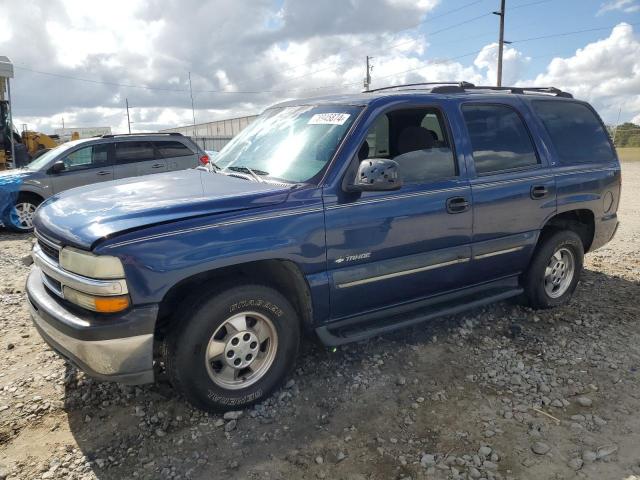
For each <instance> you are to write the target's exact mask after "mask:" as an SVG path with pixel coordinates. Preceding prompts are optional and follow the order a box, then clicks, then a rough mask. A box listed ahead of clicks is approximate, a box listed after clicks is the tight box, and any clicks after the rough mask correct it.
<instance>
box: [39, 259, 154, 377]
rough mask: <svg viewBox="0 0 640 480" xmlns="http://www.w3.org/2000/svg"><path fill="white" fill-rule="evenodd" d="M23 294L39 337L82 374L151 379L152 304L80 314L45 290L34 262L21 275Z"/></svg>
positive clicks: (40, 273) (40, 274) (40, 272)
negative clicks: (107, 312)
mask: <svg viewBox="0 0 640 480" xmlns="http://www.w3.org/2000/svg"><path fill="white" fill-rule="evenodd" d="M27 296H28V298H29V309H30V312H31V318H32V319H33V323H34V324H35V326H36V329H37V330H38V332H39V333H40V335H41V336H42V338H43V339H44V340H45V342H47V343H48V344H49V346H51V348H53V349H54V350H55V351H57V352H58V353H59V354H60V355H62V356H63V357H65V358H67V359H68V360H70V361H71V362H72V363H74V364H76V365H77V366H78V367H79V368H80V369H81V370H83V371H85V372H86V373H87V374H88V375H90V376H92V377H96V378H98V379H101V380H110V381H115V382H120V383H126V384H130V385H138V384H143V383H151V382H153V380H154V376H153V330H154V325H155V321H156V317H157V314H158V307H157V306H156V305H153V306H145V307H139V308H133V309H130V310H129V311H127V312H125V313H123V314H118V315H110V316H108V317H105V316H103V317H98V316H96V315H92V314H87V315H86V316H84V315H83V316H80V315H78V314H76V313H74V312H72V311H70V310H68V309H66V308H65V307H64V306H63V305H62V304H61V303H60V302H59V301H58V300H56V299H55V298H54V297H53V296H52V295H51V294H50V293H49V292H48V291H47V289H46V288H45V286H44V283H43V281H42V271H41V270H40V268H38V267H34V268H33V269H32V270H31V273H30V274H29V278H28V279H27Z"/></svg>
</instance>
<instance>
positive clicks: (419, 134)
mask: <svg viewBox="0 0 640 480" xmlns="http://www.w3.org/2000/svg"><path fill="white" fill-rule="evenodd" d="M366 145H368V147H369V148H368V154H366V155H365V151H366V148H365V146H366ZM359 157H360V160H363V159H364V158H371V157H377V158H391V159H393V160H395V161H396V162H398V165H399V167H400V175H401V176H402V180H403V181H404V183H428V182H434V181H437V180H443V179H446V178H451V177H455V176H456V175H457V169H456V162H455V157H454V154H453V150H452V148H451V143H450V140H449V138H448V135H447V129H446V127H445V123H444V118H443V117H442V114H441V113H440V111H438V110H437V109H435V108H414V109H407V110H395V111H391V112H389V113H386V114H384V115H381V116H380V117H379V118H378V119H377V120H376V122H375V123H374V124H373V126H372V127H371V128H370V129H369V132H368V133H367V141H366V143H365V144H364V145H363V147H362V148H361V149H360V153H359Z"/></svg>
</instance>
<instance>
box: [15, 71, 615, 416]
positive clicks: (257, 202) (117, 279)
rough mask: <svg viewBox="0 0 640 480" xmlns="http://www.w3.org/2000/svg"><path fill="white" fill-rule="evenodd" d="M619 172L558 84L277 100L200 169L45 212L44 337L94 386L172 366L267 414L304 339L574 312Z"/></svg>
mask: <svg viewBox="0 0 640 480" xmlns="http://www.w3.org/2000/svg"><path fill="white" fill-rule="evenodd" d="M620 185H621V176H620V164H619V161H618V159H617V156H616V153H615V150H614V148H613V145H612V143H611V141H610V139H609V136H608V135H607V132H606V130H605V128H604V126H603V124H602V121H601V120H600V118H599V117H598V115H597V114H596V112H595V111H594V110H593V108H592V107H591V106H589V104H587V103H585V102H582V101H578V100H574V99H573V98H572V96H571V95H570V94H568V93H566V92H563V91H560V90H558V89H555V88H522V87H511V88H508V87H507V88H495V87H481V86H474V85H472V84H469V83H465V82H461V83H451V84H435V85H431V84H419V85H408V86H399V87H393V88H386V89H381V90H377V91H371V92H367V93H362V94H352V95H342V96H331V97H323V98H314V99H306V100H299V101H290V102H286V103H282V104H279V105H276V106H274V107H271V108H269V109H267V110H266V111H265V112H264V113H263V114H262V115H261V116H260V117H259V118H258V119H257V120H256V121H254V122H253V123H252V124H251V125H250V126H249V127H248V128H246V129H245V130H244V131H243V132H242V133H240V134H239V135H238V136H237V137H235V138H234V139H233V140H232V141H231V142H230V143H229V144H228V145H227V146H226V147H225V148H224V149H223V150H222V151H221V152H220V153H219V155H218V156H217V157H216V167H215V171H202V170H188V171H182V172H170V173H166V174H159V175H153V176H149V177H142V178H133V179H129V180H123V181H115V182H108V183H104V184H100V185H92V186H88V187H81V188H78V189H74V190H71V191H68V192H64V193H61V194H59V195H56V196H54V197H52V198H50V199H48V200H46V201H45V202H44V203H43V204H42V205H41V206H40V207H39V208H38V210H37V212H36V215H35V219H34V224H35V231H36V236H37V244H36V245H35V247H34V250H33V258H34V263H35V265H34V268H33V270H32V272H31V274H30V276H29V278H28V281H27V293H28V300H29V306H30V309H31V315H32V317H33V321H34V323H35V326H36V327H37V329H38V331H39V332H40V334H41V335H42V337H43V338H44V339H45V341H46V342H47V343H48V344H49V345H51V347H52V348H54V349H55V350H56V351H58V352H59V353H60V354H61V355H62V356H64V357H66V358H68V359H69V360H71V361H72V362H73V363H75V364H76V365H78V366H79V368H81V369H82V370H84V371H85V372H87V373H88V374H89V375H92V376H95V377H98V378H101V379H106V380H114V381H118V382H124V383H130V384H140V383H147V382H152V381H153V380H154V368H156V369H158V368H164V369H165V370H166V372H167V373H168V376H169V378H170V379H171V380H172V382H173V384H174V385H175V387H176V388H177V389H178V390H179V391H181V392H182V393H183V394H184V395H185V397H186V398H187V399H188V400H189V401H190V402H192V403H193V404H194V405H196V406H198V407H200V408H203V409H207V410H211V411H223V410H228V409H237V408H242V407H244V406H247V405H249V404H251V403H253V402H256V401H260V400H261V399H263V398H265V396H267V395H269V394H270V392H272V391H273V390H274V389H275V388H277V387H278V386H279V385H281V384H282V382H283V380H284V379H285V377H286V375H287V374H288V372H289V371H290V370H291V368H292V366H293V364H294V361H295V358H296V354H297V352H298V344H299V342H300V337H301V335H302V333H303V332H305V331H306V332H315V333H316V334H317V336H318V337H319V338H320V340H321V341H322V342H323V343H324V344H326V345H340V344H343V343H346V342H351V341H355V340H362V339H365V338H368V337H371V336H375V335H378V334H381V333H383V332H387V331H390V330H393V329H398V328H401V327H407V326H410V325H416V324H419V323H420V322H424V321H428V320H431V319H433V318H435V317H437V316H440V315H445V314H454V313H457V312H461V311H463V310H465V309H469V308H472V307H477V306H479V305H484V304H487V303H489V302H495V301H499V300H503V299H506V298H508V297H515V296H519V297H521V298H522V299H523V300H524V301H526V302H527V303H528V304H529V305H530V306H531V307H533V308H548V307H554V306H558V305H563V304H566V303H567V302H568V301H569V299H570V297H571V295H572V293H573V291H574V290H575V288H576V285H577V283H578V278H579V274H580V271H581V269H582V264H583V255H584V252H587V251H591V250H594V249H596V248H598V247H600V246H602V245H604V244H605V243H606V242H608V241H609V240H610V239H611V238H612V236H613V235H614V233H615V231H616V228H617V226H618V220H617V216H616V211H617V208H618V201H619V198H620Z"/></svg>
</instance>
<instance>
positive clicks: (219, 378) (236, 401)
mask: <svg viewBox="0 0 640 480" xmlns="http://www.w3.org/2000/svg"><path fill="white" fill-rule="evenodd" d="M243 319H244V322H245V323H244V324H243ZM254 322H255V323H254ZM258 325H259V326H258ZM167 338H168V340H167V342H166V350H165V365H166V369H167V374H168V376H169V378H170V380H171V382H172V383H173V385H174V387H176V388H177V389H178V390H179V391H180V392H182V394H183V395H184V396H185V397H186V398H187V400H188V401H189V402H190V403H191V404H193V405H194V406H196V407H198V408H200V409H203V410H206V411H210V412H223V411H228V410H238V409H242V408H245V407H247V406H249V405H251V404H253V403H256V402H258V401H260V400H262V399H264V398H265V397H267V396H268V395H269V394H270V393H271V392H273V391H274V390H275V389H276V388H278V387H279V386H280V385H281V384H282V383H283V381H284V379H285V377H286V376H287V374H288V373H289V372H290V370H291V368H292V367H293V365H294V363H295V359H296V355H297V353H298V347H299V344H300V324H299V320H298V316H297V314H296V312H295V310H294V309H293V307H292V306H291V304H290V303H289V302H288V301H287V300H286V299H285V298H284V297H283V296H282V295H281V294H280V293H279V292H277V291H276V290H274V289H272V288H269V287H266V286H262V285H246V286H236V287H231V288H228V289H226V290H223V291H221V292H219V293H217V294H216V295H215V296H213V297H212V298H210V299H206V300H204V301H203V302H201V303H200V304H199V305H197V306H196V307H195V308H194V309H193V311H192V313H191V314H189V315H187V317H186V318H185V319H184V321H181V322H180V324H179V325H178V326H177V327H176V328H175V329H174V330H173V331H172V332H170V333H169V334H168V335H167ZM265 339H266V340H265ZM254 343H255V345H254ZM207 358H210V359H211V360H209V361H207ZM234 365H239V366H234Z"/></svg>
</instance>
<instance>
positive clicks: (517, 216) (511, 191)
mask: <svg viewBox="0 0 640 480" xmlns="http://www.w3.org/2000/svg"><path fill="white" fill-rule="evenodd" d="M461 113H462V116H463V120H464V123H465V124H466V127H467V131H468V134H469V140H470V144H469V145H468V152H467V168H468V170H469V171H470V175H471V176H472V178H471V180H470V181H471V191H472V195H473V204H474V209H473V245H472V248H473V252H472V257H473V259H472V262H473V263H472V267H473V268H472V270H471V272H470V277H469V278H470V280H472V281H473V283H478V282H483V281H488V280H493V279H497V278H501V277H505V276H510V275H514V274H517V273H520V272H521V271H523V270H524V269H525V268H526V266H527V264H528V261H529V258H530V256H531V254H532V251H533V248H534V247H535V243H536V241H537V238H538V234H539V231H540V229H541V228H542V226H543V225H544V223H545V221H546V220H547V219H548V218H549V217H551V216H552V215H554V213H555V211H556V186H555V180H554V175H553V171H552V170H551V168H550V166H549V164H548V158H546V157H545V156H541V155H540V154H539V151H541V150H542V148H538V147H541V145H540V144H539V143H538V144H537V142H536V141H534V137H533V136H532V135H531V133H530V131H529V127H528V125H527V124H529V125H531V124H532V119H531V114H530V112H529V110H528V109H526V108H524V106H523V104H522V102H520V101H519V99H518V98H514V99H512V100H504V103H482V102H469V103H465V104H463V105H462V108H461ZM527 118H528V119H529V121H528V122H527Z"/></svg>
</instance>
